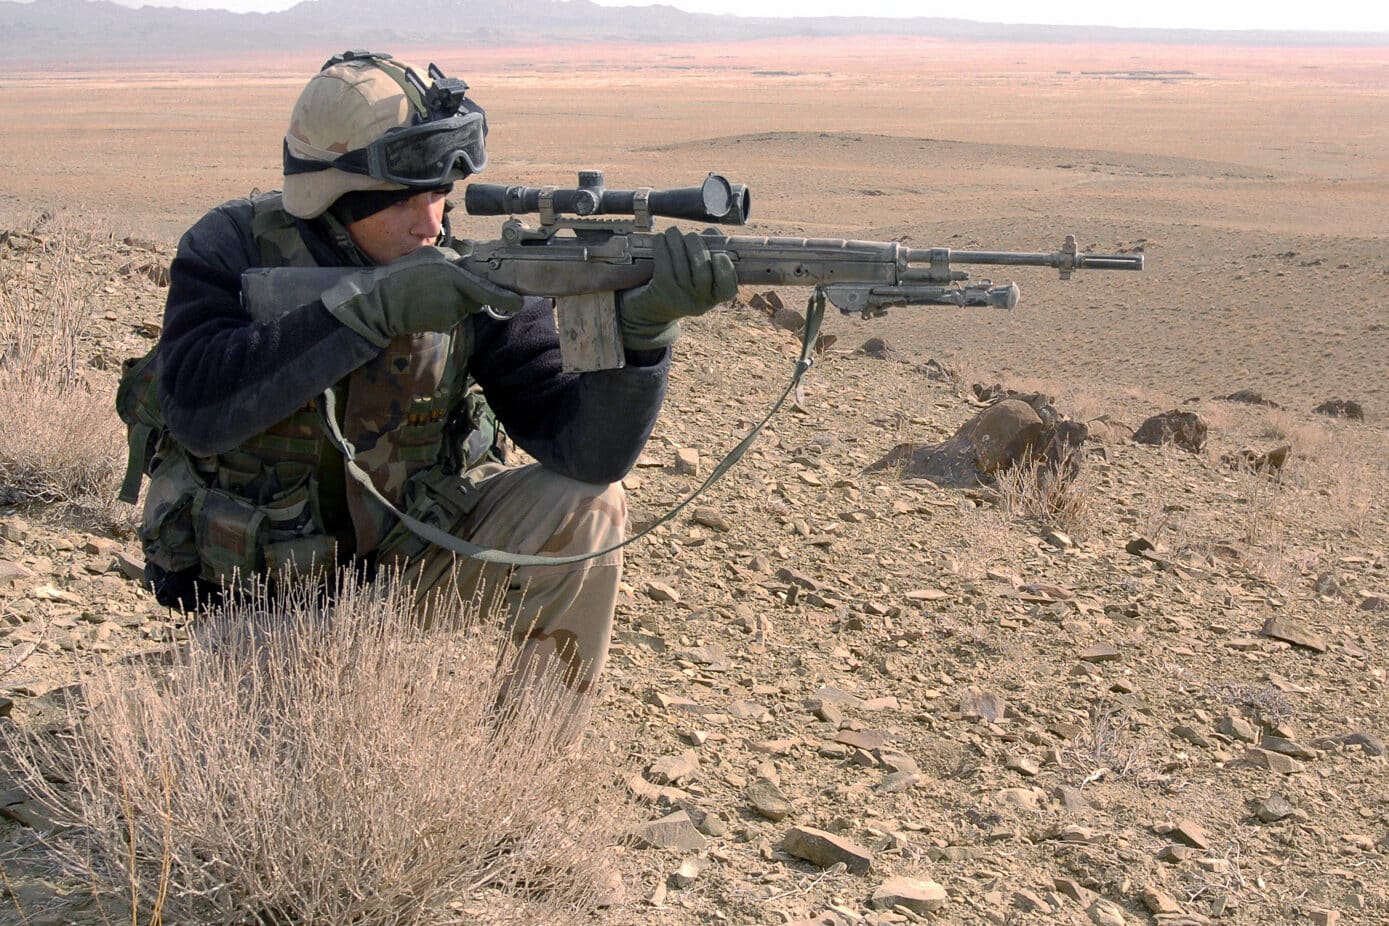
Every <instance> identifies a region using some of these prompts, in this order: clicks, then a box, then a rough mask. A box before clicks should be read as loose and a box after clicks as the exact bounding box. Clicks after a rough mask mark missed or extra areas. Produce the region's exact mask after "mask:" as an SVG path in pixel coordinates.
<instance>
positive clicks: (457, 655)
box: [7, 584, 625, 926]
mask: <svg viewBox="0 0 1389 926" xmlns="http://www.w3.org/2000/svg"><path fill="white" fill-rule="evenodd" d="M413 615H414V606H413V598H412V595H411V592H410V590H409V589H403V588H399V587H394V586H389V585H380V584H375V585H360V586H359V585H351V584H349V585H348V586H347V587H346V588H345V589H344V591H343V592H342V593H341V595H340V596H339V597H338V599H337V600H336V601H335V602H334V603H331V604H324V603H323V602H322V600H321V598H320V597H319V596H316V595H315V594H313V593H312V592H309V591H307V590H305V589H303V588H296V589H294V590H292V591H291V593H289V595H288V597H287V598H282V600H281V602H280V604H278V605H277V606H275V607H273V608H272V607H271V606H270V605H268V603H267V601H266V600H265V597H264V596H263V595H261V596H256V597H254V598H253V600H250V601H247V602H244V603H241V604H238V605H233V606H228V607H227V608H226V609H225V610H223V611H221V612H219V613H212V614H210V615H208V616H206V617H205V618H203V619H202V620H201V622H200V624H199V626H198V628H197V629H195V631H194V633H193V638H192V641H191V643H190V644H189V645H188V646H187V647H186V648H185V649H183V650H182V651H181V652H179V653H178V654H177V655H176V656H175V658H174V663H173V665H172V667H170V668H159V667H157V666H155V665H153V664H152V663H147V664H141V665H134V666H125V667H117V668H101V667H98V668H96V669H95V670H94V671H93V672H92V675H91V678H90V680H89V681H87V682H86V683H85V684H84V686H83V691H82V695H81V698H80V703H77V702H76V701H75V702H74V703H73V704H72V705H71V707H70V708H69V711H68V716H67V721H68V724H67V729H66V730H65V731H64V732H62V733H61V734H59V735H56V736H50V737H38V736H35V737H31V738H28V739H22V738H20V737H19V736H18V735H17V734H14V733H10V734H8V735H7V739H8V740H9V742H8V746H9V749H10V751H11V752H12V753H14V755H15V756H16V757H17V760H18V764H19V765H20V767H21V768H22V770H23V771H24V773H25V778H26V782H27V787H28V788H29V789H30V791H31V793H33V794H34V795H35V796H36V797H37V798H38V799H39V800H40V801H41V803H42V804H43V805H44V807H45V810H46V811H47V812H49V813H51V814H52V815H53V816H54V818H55V819H56V820H57V822H58V823H59V824H60V825H61V826H60V828H59V829H58V830H57V831H55V832H54V833H52V834H51V835H49V836H47V837H46V849H47V854H48V858H49V860H50V861H51V862H52V864H53V866H54V871H55V873H56V874H58V875H61V876H62V877H65V878H69V879H71V878H77V879H80V880H83V881H85V882H87V883H89V884H90V886H91V890H90V894H91V895H92V896H94V897H95V898H96V900H97V901H98V903H99V904H100V905H101V907H102V908H103V909H104V910H106V911H111V910H113V909H114V910H115V911H117V912H116V914H115V915H116V916H117V917H119V919H120V920H122V921H128V922H130V923H132V924H138V923H148V924H157V923H180V924H214V923H215V924H252V923H256V924H272V923H274V924H287V923H294V924H334V926H336V924H344V923H354V924H359V926H369V924H435V923H439V924H442V923H457V922H461V921H465V920H466V917H465V914H464V911H465V910H466V909H469V905H470V904H474V903H477V902H478V900H479V898H480V897H481V898H484V899H485V898H486V897H488V896H493V897H495V896H496V895H498V893H500V895H501V896H504V897H505V898H506V900H505V901H504V902H503V903H501V904H500V905H497V904H495V903H494V904H491V905H490V906H489V910H491V909H492V908H493V907H497V908H498V909H500V910H501V912H499V913H495V915H493V916H491V918H490V919H489V921H493V922H497V921H512V922H568V921H572V919H574V918H575V917H576V916H577V915H578V911H580V910H588V909H591V908H592V907H593V905H594V902H595V899H596V897H597V896H598V894H599V893H600V892H601V891H602V890H603V889H604V888H605V875H606V873H607V871H608V869H606V868H605V864H604V856H605V854H607V853H609V852H610V851H611V847H612V846H613V845H614V843H615V842H616V840H617V836H618V830H619V827H620V826H621V825H622V820H623V816H624V815H623V813H622V809H623V807H624V806H625V804H624V802H623V801H622V799H621V798H620V797H619V796H618V791H617V787H616V784H615V782H616V776H615V775H613V774H610V773H609V771H610V770H606V769H604V768H603V767H601V765H600V763H599V761H598V758H597V751H596V750H595V749H594V748H593V746H592V744H583V743H580V744H570V743H569V742H567V739H566V731H565V729H564V723H563V718H564V716H565V710H564V704H565V698H566V695H565V693H564V692H563V690H562V689H561V688H560V687H559V686H558V685H557V684H553V683H551V684H545V683H542V682H537V683H535V685H534V686H533V687H532V688H530V689H528V695H527V697H526V698H525V699H524V700H523V701H519V702H513V704H512V705H510V706H509V707H508V708H506V709H504V710H503V709H499V708H497V707H496V704H497V700H498V693H499V691H500V690H501V687H502V685H503V683H504V681H505V678H506V667H507V665H508V664H509V661H510V659H511V657H512V655H513V654H512V652H511V647H510V643H509V642H508V640H507V638H506V635H505V634H504V632H503V631H501V630H500V629H498V628H497V627H495V626H494V625H492V624H483V623H480V622H479V621H477V620H475V619H471V618H469V617H467V616H465V615H464V614H463V613H461V611H460V610H459V609H457V608H456V607H455V608H453V609H452V610H448V611H446V612H444V613H440V614H438V615H436V618H437V620H436V621H435V623H433V624H432V625H431V627H430V628H429V629H425V628H422V627H420V626H419V624H418V622H417V621H416V620H415V619H414V616H413ZM88 902H89V903H90V900H89V901H88ZM34 912H36V911H30V913H31V915H32V913H34ZM107 915H109V914H107Z"/></svg>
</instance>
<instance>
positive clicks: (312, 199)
mask: <svg viewBox="0 0 1389 926" xmlns="http://www.w3.org/2000/svg"><path fill="white" fill-rule="evenodd" d="M405 72H406V65H404V64H401V63H399V62H397V61H395V60H394V59H392V58H391V56H390V55H377V54H372V53H369V52H360V51H358V52H345V53H343V54H342V55H337V56H335V57H334V58H332V59H330V60H329V61H328V63H327V64H326V65H325V66H324V68H323V70H321V71H319V72H318V73H317V74H315V75H314V76H313V78H312V79H311V80H310V81H309V82H308V84H307V85H306V86H305V87H304V90H303V92H302V93H300V94H299V100H298V102H296V103H295V104H294V111H293V112H292V114H291V115H290V120H289V131H288V132H286V133H285V150H286V152H287V153H288V154H290V155H293V156H294V157H296V158H304V159H307V160H311V161H332V160H334V159H335V158H337V157H338V156H339V155H342V154H345V153H347V152H349V151H354V150H356V149H360V148H366V147H367V146H369V145H370V144H371V143H372V142H373V141H375V140H376V139H378V138H380V137H381V136H382V135H383V134H384V133H385V132H386V131H387V130H388V129H393V128H396V127H399V126H409V125H412V124H414V123H415V122H417V121H418V120H419V119H425V118H428V115H429V113H428V110H427V108H426V104H425V101H424V99H423V98H422V97H421V94H420V92H419V90H418V89H417V88H416V87H415V86H413V85H412V84H411V82H410V80H409V79H407V77H406V73H405ZM469 106H470V108H473V109H476V110H477V111H478V112H481V108H480V107H477V106H476V104H473V103H472V102H471V101H469ZM467 174H468V170H467V167H466V165H461V164H460V165H459V168H458V170H457V171H456V177H455V178H453V179H462V178H463V177H465V176H467ZM405 188H406V187H405V186H404V185H402V184H398V183H391V182H389V181H386V180H380V179H377V178H375V177H371V176H368V175H366V174H361V173H349V172H348V171H344V170H337V169H334V168H330V169H327V170H317V171H313V172H309V173H290V172H288V171H286V173H285V177H284V206H285V209H286V210H287V211H288V212H289V213H290V214H291V215H294V216H298V217H299V218H301V219H312V218H315V217H317V216H319V215H322V214H323V213H324V212H325V211H326V210H327V209H328V207H329V206H331V205H332V204H333V203H334V201H336V200H337V198H338V197H339V196H342V195H343V194H344V193H350V192H352V191H354V190H400V189H405Z"/></svg>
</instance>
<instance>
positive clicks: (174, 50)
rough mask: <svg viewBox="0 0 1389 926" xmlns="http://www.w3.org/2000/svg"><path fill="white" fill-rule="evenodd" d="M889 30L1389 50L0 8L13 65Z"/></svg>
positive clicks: (510, 6) (619, 20) (1223, 36)
mask: <svg viewBox="0 0 1389 926" xmlns="http://www.w3.org/2000/svg"><path fill="white" fill-rule="evenodd" d="M881 34H899V35H935V36H939V37H942V38H956V39H967V40H977V41H1029V42H1052V41H1056V42H1060V41H1077V40H1079V41H1090V42H1116V41H1128V42H1135V41H1136V42H1176V43H1203V42H1221V43H1224V44H1241V45H1385V44H1389V33H1386V32H1379V33H1357V32H1315V33H1313V32H1273V31H1258V30H1250V31H1243V32H1209V31H1202V30H1197V29H1125V28H1117V27H1103V26H1086V27H1074V26H1016V25H1003V24H1000V23H981V22H971V21H968V20H963V19H940V18H924V17H923V18H914V19H877V18H868V17H856V16H830V17H803V18H794V19H773V18H756V19H754V18H742V17H732V16H714V15H709V14H702V13H686V12H683V11H681V10H677V9H675V8H674V7H670V6H648V7H620V8H619V7H604V6H598V5H597V4H594V3H590V2H588V0H509V2H504V3H499V2H496V0H488V2H480V0H306V2H304V3H300V4H297V5H296V6H294V7H291V8H290V9H288V10H285V11H283V12H279V13H228V12H225V11H222V10H181V9H173V8H169V7H142V8H140V9H131V8H129V7H124V6H119V5H117V4H115V3H110V2H107V0H34V2H32V3H13V2H3V0H0V54H3V55H4V57H5V58H6V60H7V61H8V63H9V64H10V66H14V65H15V64H34V65H42V64H47V65H63V66H67V67H81V66H82V64H83V62H84V60H92V61H93V62H94V63H95V64H106V63H109V62H111V61H121V60H130V59H135V58H147V59H150V60H168V59H186V58H199V57H206V56H209V55H226V54H236V53H240V52H247V51H257V50H260V51H282V50H292V49H300V48H313V49H315V50H319V49H323V48H337V47H354V48H355V47H371V46H378V47H392V46H401V45H406V44H419V43H439V42H454V41H467V42H471V43H479V44H488V45H509V44H521V43H532V44H533V43H536V42H550V41H566V42H593V41H601V40H615V41H645V42H717V41H735V40H739V39H757V38H772V37H780V36H835V35H881Z"/></svg>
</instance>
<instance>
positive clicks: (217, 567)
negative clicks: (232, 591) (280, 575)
mask: <svg viewBox="0 0 1389 926" xmlns="http://www.w3.org/2000/svg"><path fill="white" fill-rule="evenodd" d="M268 521H269V519H268V518H267V517H266V515H265V511H264V510H262V509H260V508H257V507H255V506H254V505H251V504H249V503H248V502H246V501H245V500H244V499H240V498H237V497H236V496H235V495H230V494H228V493H226V492H223V491H221V490H220V489H208V488H204V489H199V490H198V492H197V494H196V495H195V496H194V497H193V529H194V531H195V532H196V533H197V537H198V555H199V556H200V557H201V559H202V564H203V578H205V579H209V580H211V581H213V582H218V583H223V584H227V585H230V586H231V587H233V588H242V587H244V586H247V585H248V584H249V583H250V581H251V579H252V577H253V575H254V574H256V573H259V572H261V571H262V570H263V569H264V566H265V563H264V555H263V549H264V547H265V532H266V528H267V524H268Z"/></svg>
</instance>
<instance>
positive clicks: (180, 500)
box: [136, 452, 204, 573]
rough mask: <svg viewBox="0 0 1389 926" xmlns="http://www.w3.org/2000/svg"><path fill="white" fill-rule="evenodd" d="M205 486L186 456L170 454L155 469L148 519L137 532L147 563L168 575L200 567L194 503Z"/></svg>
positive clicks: (148, 497) (148, 495)
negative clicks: (194, 524) (194, 521)
mask: <svg viewBox="0 0 1389 926" xmlns="http://www.w3.org/2000/svg"><path fill="white" fill-rule="evenodd" d="M203 486H204V484H203V481H202V480H201V479H199V478H198V476H197V475H196V474H194V472H193V471H192V469H190V468H189V465H188V458H187V457H185V456H184V455H183V454H182V453H178V452H175V453H171V454H169V455H168V456H166V457H165V458H164V459H163V460H161V461H160V463H159V465H158V466H157V467H155V470H154V472H153V473H152V474H151V476H150V484H149V490H148V491H147V492H146V493H145V509H144V516H143V517H142V518H141V520H140V524H139V527H138V528H137V529H136V530H137V532H138V533H139V535H140V546H141V547H142V548H143V551H144V554H145V561H146V562H147V563H151V564H153V565H154V566H156V567H158V568H159V569H161V570H163V571H164V572H166V573H175V572H182V571H184V570H185V569H191V568H193V567H195V566H197V565H198V563H199V561H200V557H199V554H198V541H197V535H196V533H195V531H194V527H193V501H194V498H195V496H196V495H197V494H198V492H199V491H201V490H202V489H203Z"/></svg>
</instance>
